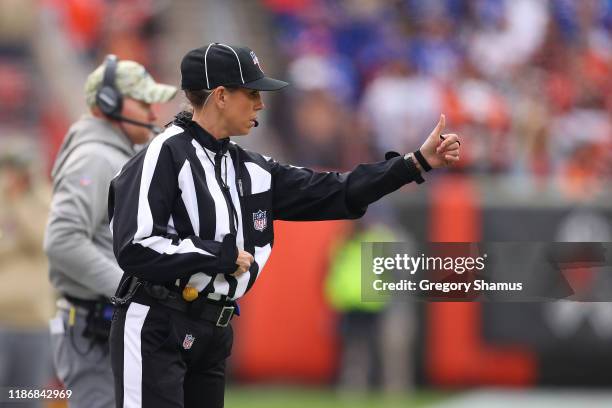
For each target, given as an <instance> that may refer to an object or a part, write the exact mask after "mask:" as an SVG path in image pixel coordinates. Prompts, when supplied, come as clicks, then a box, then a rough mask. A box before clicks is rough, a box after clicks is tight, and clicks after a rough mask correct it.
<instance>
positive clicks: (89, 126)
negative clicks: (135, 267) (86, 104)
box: [44, 115, 135, 299]
mask: <svg viewBox="0 0 612 408" xmlns="http://www.w3.org/2000/svg"><path fill="white" fill-rule="evenodd" d="M134 154H135V150H134V147H133V146H132V144H131V143H130V141H129V140H128V138H127V137H126V136H125V135H124V134H123V133H121V132H120V131H119V130H117V129H115V128H114V127H113V126H112V125H111V124H110V123H109V122H108V121H106V120H103V119H98V118H95V117H93V116H91V115H86V116H83V117H82V118H81V119H80V120H79V121H77V122H76V123H75V124H74V125H72V127H71V128H70V129H69V130H68V133H67V135H66V137H65V138H64V142H63V143H62V146H61V148H60V151H59V153H58V155H57V159H56V161H55V164H54V165H53V170H52V172H51V176H52V178H53V200H52V202H51V211H50V213H49V220H48V223H47V230H46V232H45V243H44V247H45V252H46V253H47V256H48V257H49V277H50V279H51V283H52V284H53V286H54V287H55V288H56V289H57V290H58V291H59V292H60V293H61V294H66V295H69V296H73V297H76V298H80V299H96V298H99V297H100V296H105V297H111V296H112V295H113V294H114V292H115V290H116V289H117V286H118V285H119V280H120V279H121V275H122V274H123V272H122V270H121V269H120V268H119V266H118V265H117V261H116V260H115V256H114V254H113V239H112V236H111V232H110V228H109V225H108V189H109V186H110V182H111V180H112V179H113V177H115V175H117V173H118V172H119V170H121V167H122V166H123V165H124V164H125V162H126V161H127V160H128V159H129V158H130V157H132V156H133V155H134Z"/></svg>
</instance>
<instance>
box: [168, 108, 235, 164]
mask: <svg viewBox="0 0 612 408" xmlns="http://www.w3.org/2000/svg"><path fill="white" fill-rule="evenodd" d="M173 123H174V124H175V125H178V126H180V127H182V128H189V129H190V130H191V133H192V136H193V137H194V138H195V139H196V141H197V142H198V143H199V144H200V145H201V146H202V147H204V148H206V149H208V150H210V151H211V152H215V153H221V154H225V153H226V152H227V150H228V148H229V143H230V138H229V137H226V138H223V139H216V138H215V137H214V136H213V135H211V134H210V133H208V132H207V131H206V129H204V128H203V127H202V126H200V125H199V124H198V123H197V122H195V121H194V120H192V114H191V113H190V112H180V113H179V114H177V115H176V116H175V117H174V121H173Z"/></svg>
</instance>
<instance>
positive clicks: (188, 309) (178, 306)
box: [141, 282, 236, 327]
mask: <svg viewBox="0 0 612 408" xmlns="http://www.w3.org/2000/svg"><path fill="white" fill-rule="evenodd" d="M142 288H143V289H144V293H146V294H147V295H148V296H149V297H151V298H153V299H154V300H155V301H156V302H157V303H159V304H160V305H162V306H166V307H168V308H170V309H173V310H177V311H179V312H182V313H186V314H189V315H191V316H193V317H195V318H197V319H203V320H206V321H209V322H212V323H214V324H215V325H216V326H218V327H227V325H228V324H229V322H230V321H231V320H232V317H233V316H234V312H235V311H236V305H235V303H225V304H223V303H221V304H219V303H213V301H211V300H208V299H206V298H205V297H201V298H198V299H196V300H194V301H193V302H187V301H185V300H184V299H183V298H182V296H181V294H180V293H178V292H175V291H173V290H170V289H168V288H167V287H165V286H161V285H154V284H151V283H148V282H142ZM141 293H142V292H141Z"/></svg>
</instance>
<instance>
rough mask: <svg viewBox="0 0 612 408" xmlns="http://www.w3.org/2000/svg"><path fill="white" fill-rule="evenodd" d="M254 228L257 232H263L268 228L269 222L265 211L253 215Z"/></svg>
mask: <svg viewBox="0 0 612 408" xmlns="http://www.w3.org/2000/svg"><path fill="white" fill-rule="evenodd" d="M253 226H254V227H255V229H256V230H257V231H263V230H265V229H266V227H267V226H268V221H267V220H266V212H265V211H261V210H259V211H257V212H255V213H253Z"/></svg>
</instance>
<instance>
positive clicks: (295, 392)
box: [225, 385, 449, 408]
mask: <svg viewBox="0 0 612 408" xmlns="http://www.w3.org/2000/svg"><path fill="white" fill-rule="evenodd" d="M448 396H449V394H445V393H440V392H434V391H416V392H415V393H414V394H405V395H394V396H388V395H382V394H377V393H354V394H340V393H337V392H335V391H334V390H333V389H328V388H304V387H284V386H283V387H281V386H267V385H266V386H232V387H229V388H228V389H227V390H226V392H225V406H226V407H227V408H328V407H329V408H349V407H350V408H366V407H367V408H383V407H384V408H400V407H401V408H419V407H427V406H429V405H430V404H433V403H435V402H441V401H443V400H444V399H445V398H447V397H448Z"/></svg>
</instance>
